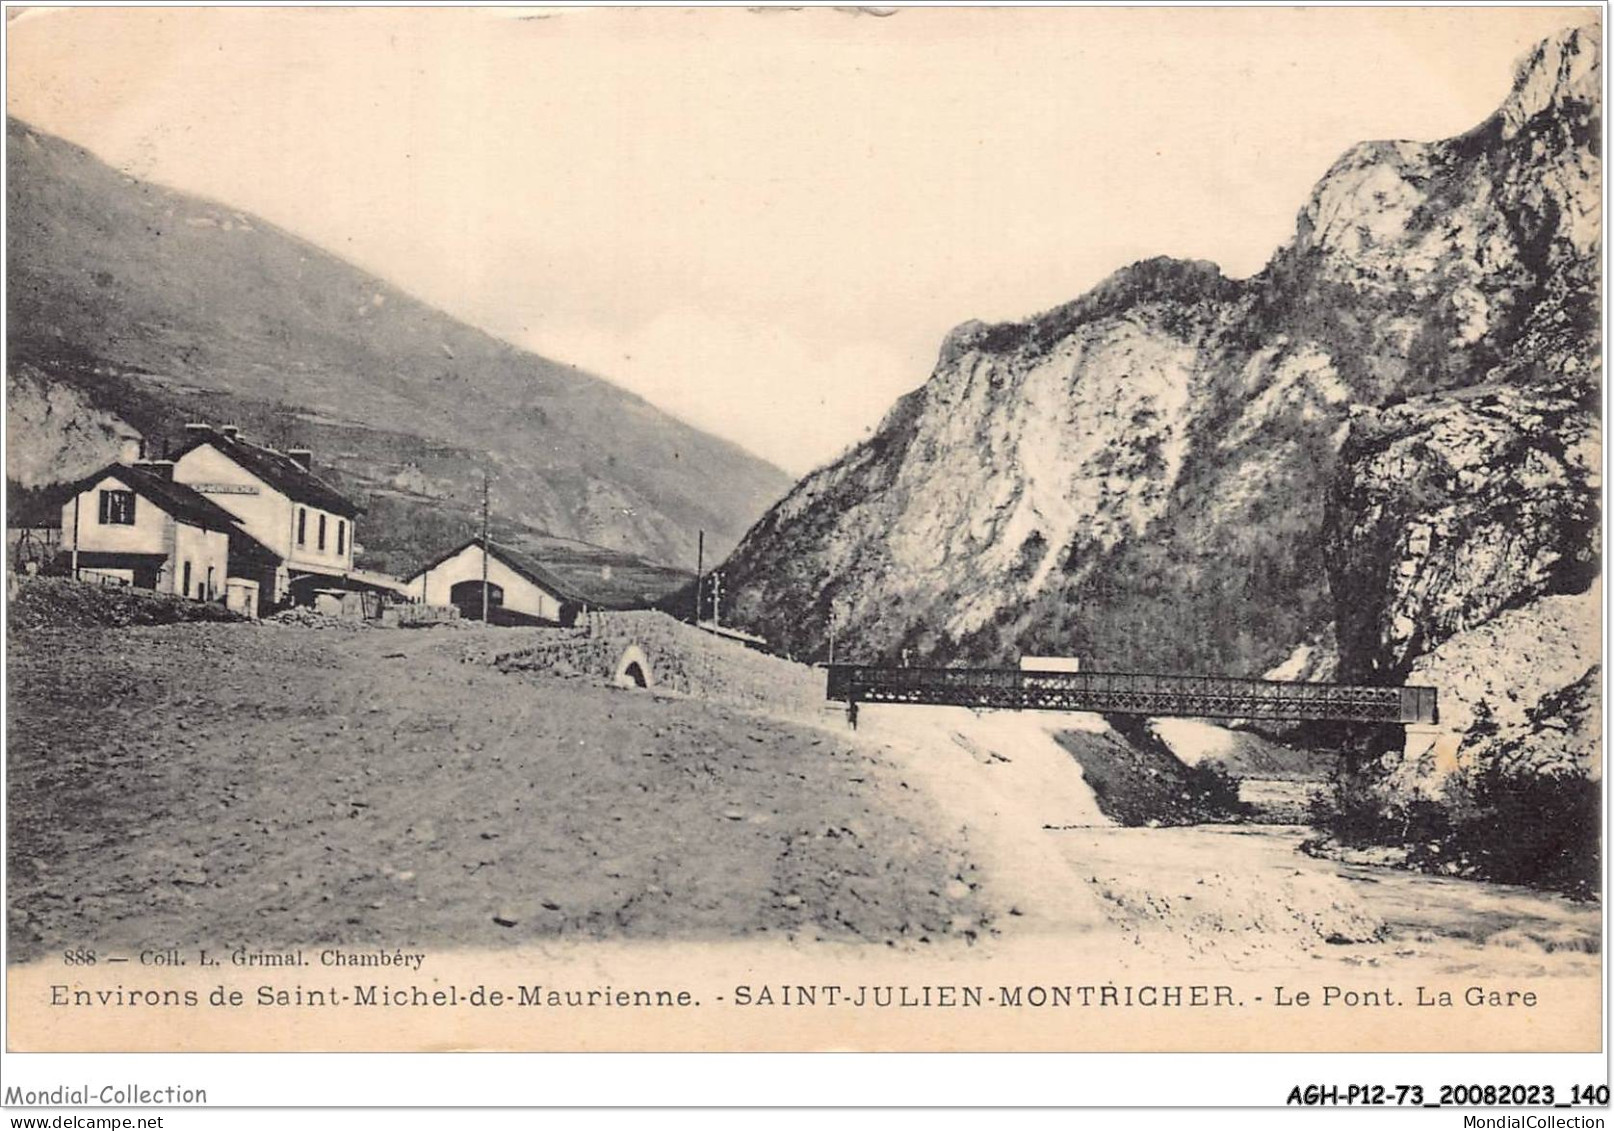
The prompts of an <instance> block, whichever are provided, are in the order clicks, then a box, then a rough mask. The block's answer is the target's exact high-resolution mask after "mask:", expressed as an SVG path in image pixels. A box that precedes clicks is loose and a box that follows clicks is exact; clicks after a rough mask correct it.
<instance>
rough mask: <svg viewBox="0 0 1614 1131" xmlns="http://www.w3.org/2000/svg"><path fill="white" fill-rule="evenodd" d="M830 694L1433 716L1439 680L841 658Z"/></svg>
mask: <svg viewBox="0 0 1614 1131" xmlns="http://www.w3.org/2000/svg"><path fill="white" fill-rule="evenodd" d="M826 698H829V699H835V700H841V701H844V702H848V703H854V702H859V703H916V704H919V703H925V704H944V705H954V706H964V707H1002V708H1014V709H1026V710H1067V711H1098V712H1105V713H1114V714H1133V715H1157V716H1186V717H1193V718H1222V719H1271V720H1285V721H1307V720H1338V721H1349V722H1379V723H1411V724H1417V723H1433V722H1436V721H1437V720H1438V716H1439V707H1438V702H1437V698H1436V691H1435V689H1434V688H1432V687H1370V686H1362V685H1352V684H1338V683H1290V682H1285V681H1281V680H1264V679H1240V678H1235V677H1231V676H1196V675H1157V674H1150V673H1143V672H1037V671H1020V670H1017V669H1012V668H887V667H875V666H869V665H861V664H832V665H830V667H829V680H828V687H827V690H826Z"/></svg>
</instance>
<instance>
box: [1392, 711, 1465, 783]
mask: <svg viewBox="0 0 1614 1131" xmlns="http://www.w3.org/2000/svg"><path fill="white" fill-rule="evenodd" d="M1406 732H1407V737H1406V740H1405V742H1404V743H1403V744H1402V747H1401V761H1402V763H1403V764H1414V765H1423V766H1427V767H1428V768H1429V769H1430V770H1432V771H1433V776H1434V777H1435V778H1437V779H1439V780H1445V778H1446V777H1448V776H1449V775H1450V774H1451V773H1452V772H1453V771H1454V770H1456V769H1457V749H1458V747H1460V746H1461V745H1462V744H1463V732H1462V731H1459V730H1451V729H1450V728H1448V727H1443V726H1441V725H1439V724H1438V723H1408V724H1407V726H1406Z"/></svg>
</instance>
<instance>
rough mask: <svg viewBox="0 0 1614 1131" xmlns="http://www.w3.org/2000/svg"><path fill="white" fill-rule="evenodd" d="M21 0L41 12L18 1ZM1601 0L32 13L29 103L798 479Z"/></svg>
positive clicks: (1261, 217) (19, 55)
mask: <svg viewBox="0 0 1614 1131" xmlns="http://www.w3.org/2000/svg"><path fill="white" fill-rule="evenodd" d="M13 11H14V10H13ZM1595 18H1596V12H1595V10H1593V9H1587V8H1580V9H1575V8H1544V7H1531V8H1460V9H1459V8H1443V9H1442V8H1429V9H1385V8H1322V9H1319V8H1311V9H1279V8H1241V9H1211V8H1197V9H1160V8H1153V9H1151V8H1130V9H1101V8H1042V9H1003V8H997V9H980V8H976V9H952V10H942V9H923V8H910V9H898V10H896V11H895V12H894V13H892V14H889V15H878V14H871V13H869V12H860V11H841V10H835V9H830V8H808V9H805V10H788V9H782V8H775V9H768V10H763V11H750V10H746V9H741V8H727V9H701V10H681V9H671V8H657V9H625V8H614V9H612V8H603V9H602V8H596V9H570V10H556V9H510V8H505V9H496V10H495V9H463V8H462V9H446V8H437V9H432V8H416V9H390V10H389V9H377V8H367V9H339V8H323V9H285V8H281V9H222V8H214V9H196V8H190V9H172V8H170V9H163V8H137V9H33V10H29V11H27V12H25V13H23V14H22V15H21V16H20V17H17V18H13V19H12V21H11V22H10V24H9V26H8V37H7V79H8V85H7V107H8V112H9V113H11V114H13V115H15V116H17V117H20V118H22V119H23V120H25V121H27V122H30V123H31V124H33V125H35V126H37V127H39V128H41V129H43V130H46V131H47V132H50V133H54V134H57V135H59V136H61V137H65V138H67V139H68V140H70V141H73V142H76V143H78V144H80V145H82V146H84V147H86V148H87V149H89V150H91V151H92V152H94V153H95V154H96V155H97V156H99V157H101V158H102V159H103V160H106V161H108V162H110V163H111V164H113V165H115V166H117V167H119V168H121V169H124V170H126V171H127V172H129V173H131V174H133V175H136V176H139V177H144V178H147V179H150V180H154V181H157V182H160V183H162V184H165V185H168V186H171V187H174V188H179V189H183V190H185V191H189V192H194V193H199V194H201V195H203V196H207V197H211V198H214V199H216V200H218V201H221V202H223V203H226V204H229V205H231V206H233V207H235V208H239V209H243V210H246V211H250V212H254V213H257V214H258V215H260V216H262V217H264V218H266V219H268V220H270V221H273V222H274V223H276V224H279V225H280V226H282V227H284V228H287V229H289V230H291V231H293V232H295V233H297V234H299V235H301V236H303V237H305V238H307V239H310V240H312V241H313V242H315V243H317V244H320V245H321V246H323V247H326V248H328V249H330V250H331V251H333V252H335V253H337V254H338V255H341V256H343V257H345V258H347V259H349V260H350V261H352V262H354V263H356V264H358V265H359V266H361V267H364V268H366V269H367V270H370V271H373V272H375V273H376V274H379V275H381V276H383V277H385V278H386V279H387V280H388V281H390V282H392V283H394V284H396V285H398V286H400V287H402V288H403V289H405V290H407V291H409V292H411V293H413V294H415V295H417V296H419V297H421V298H423V299H425V300H426V301H428V302H430V303H432V304H433V305H435V306H438V307H440V308H442V309H444V310H446V311H448V312H449V313H451V314H454V315H456V316H458V317H460V318H463V319H465V320H466V321H469V322H472V323H474V324H476V325H478V326H481V327H483V328H484V329H486V330H488V331H490V332H492V333H494V334H497V335H499V336H500V337H503V338H505V339H507V340H509V341H511V342H513V343H515V344H517V345H520V346H524V347H527V348H530V349H533V350H535V351H538V352H540V353H543V354H545V355H546V356H549V357H553V358H556V359H558V360H561V361H566V362H571V363H574V364H577V365H580V366H582V367H584V368H586V369H589V370H591V371H593V372H595V373H597V374H599V375H600V376H603V377H606V378H607V379H609V380H612V381H614V382H616V383H617V384H619V385H622V386H624V387H626V388H628V389H631V390H633V391H634V392H636V393H639V394H640V395H642V396H643V397H645V398H646V399H647V400H649V401H651V402H652V403H654V404H656V405H657V406H659V407H661V408H663V409H665V410H667V411H669V412H671V413H673V414H674V415H676V416H679V417H681V418H682V419H684V420H687V421H689V422H690V423H692V424H695V425H697V426H698V427H701V428H704V429H706V430H707V431H710V432H713V433H716V434H717V435H720V436H723V437H726V438H728V439H730V440H733V441H735V442H737V443H739V444H740V445H742V446H744V447H745V448H747V449H749V450H751V451H753V452H755V453H756V454H758V455H760V456H762V457H764V458H766V459H768V460H771V461H773V462H774V463H776V464H778V465H779V466H781V467H783V468H785V469H786V470H787V471H790V472H792V473H796V474H800V473H803V472H805V471H807V470H809V469H811V468H812V467H814V466H816V465H818V464H821V463H823V462H825V461H827V460H829V459H832V458H834V457H835V456H836V455H837V454H838V453H839V452H840V451H842V450H843V449H844V448H845V447H846V446H847V445H848V444H851V443H854V442H856V441H857V440H858V439H860V438H862V437H863V436H864V435H866V434H867V433H868V432H869V431H870V430H871V429H872V428H874V427H875V426H877V424H878V421H879V419H880V418H881V416H882V415H883V414H884V413H885V411H886V410H887V409H888V408H889V407H890V406H891V404H892V402H893V401H894V400H895V399H896V398H897V397H898V396H900V395H901V394H902V393H904V392H906V391H908V390H909V389H912V388H914V387H916V386H918V385H919V384H921V383H922V382H923V381H924V380H925V379H926V378H927V377H928V376H929V374H930V371H931V368H932V366H933V365H934V362H935V357H936V352H937V348H938V346H939V345H940V342H941V339H942V337H943V335H945V334H946V332H947V331H948V330H949V329H951V328H952V327H953V326H956V325H958V324H959V323H961V322H964V321H968V320H970V319H982V320H986V321H1000V320H1007V319H1018V318H1024V317H1027V316H1029V315H1032V314H1035V313H1037V312H1039V311H1041V310H1045V309H1047V308H1049V307H1052V306H1055V305H1058V304H1060V303H1063V302H1067V301H1069V300H1071V299H1073V298H1075V297H1077V296H1078V295H1079V294H1081V293H1082V292H1083V291H1084V290H1086V289H1087V288H1088V287H1090V286H1092V285H1093V284H1095V283H1097V282H1098V281H1100V280H1101V279H1103V278H1104V277H1105V276H1107V275H1108V274H1110V273H1111V272H1112V271H1114V270H1116V269H1117V268H1119V267H1122V266H1124V265H1125V264H1127V263H1129V262H1132V261H1134V260H1137V259H1141V258H1146V257H1149V256H1153V255H1160V254H1166V255H1173V256H1179V257H1184V258H1197V259H1208V260H1212V261H1214V262H1216V263H1218V264H1220V265H1221V267H1222V268H1223V270H1224V271H1226V272H1227V273H1228V274H1230V275H1235V276H1243V275H1248V274H1251V273H1253V272H1255V271H1257V270H1259V269H1260V267H1261V266H1262V264H1263V263H1264V262H1265V261H1266V260H1267V258H1268V257H1269V256H1270V255H1271V254H1272V252H1273V251H1274V250H1275V249H1276V248H1277V247H1278V246H1279V245H1280V244H1282V243H1283V242H1284V241H1285V240H1287V239H1288V238H1289V237H1290V235H1291V234H1292V232H1293V228H1294V218H1295V215H1296V213H1297V212H1298V211H1299V209H1300V208H1301V206H1302V205H1303V204H1304V203H1305V200H1306V197H1307V195H1308V193H1309V191H1310V189H1311V187H1312V185H1313V184H1314V183H1315V182H1316V181H1317V179H1318V178H1319V177H1320V176H1322V174H1323V173H1325V172H1326V171H1327V169H1328V167H1329V166H1330V165H1331V164H1332V163H1333V161H1334V160H1335V159H1336V158H1338V157H1339V156H1340V154H1341V153H1343V152H1344V150H1345V149H1346V148H1348V147H1349V146H1350V145H1352V144H1354V143H1355V142H1357V141H1362V140H1368V139H1376V138H1410V139H1418V140H1433V139H1436V138H1440V137H1447V136H1451V135H1453V134H1457V133H1461V132H1462V131H1464V130H1466V129H1468V128H1469V127H1471V126H1473V125H1475V124H1477V123H1478V122H1480V121H1481V120H1483V119H1484V118H1485V117H1486V116H1487V115H1489V114H1490V112H1491V111H1492V110H1494V109H1495V108H1496V106H1497V105H1498V104H1499V103H1500V102H1501V101H1502V99H1503V97H1504V96H1505V95H1506V93H1507V90H1508V87H1509V85H1510V81H1511V75H1512V68H1513V64H1514V62H1515V60H1516V59H1517V58H1518V57H1519V56H1520V55H1521V54H1522V53H1523V52H1524V51H1526V50H1527V49H1528V48H1529V47H1530V46H1531V45H1532V44H1533V43H1534V42H1535V41H1536V40H1538V39H1540V38H1542V37H1543V36H1545V35H1548V34H1551V33H1552V32H1553V31H1556V30H1558V29H1560V28H1563V27H1568V26H1572V25H1574V24H1577V23H1583V22H1588V21H1590V20H1594V19H1595Z"/></svg>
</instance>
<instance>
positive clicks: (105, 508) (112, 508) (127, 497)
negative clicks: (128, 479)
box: [101, 491, 135, 526]
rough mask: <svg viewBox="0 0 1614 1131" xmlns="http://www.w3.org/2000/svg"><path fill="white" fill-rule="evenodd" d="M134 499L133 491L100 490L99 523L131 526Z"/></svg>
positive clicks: (132, 523) (132, 522)
mask: <svg viewBox="0 0 1614 1131" xmlns="http://www.w3.org/2000/svg"><path fill="white" fill-rule="evenodd" d="M134 499H135V497H134V492H133V491H102V492H101V525H102V526H133V525H134V508H135V502H134Z"/></svg>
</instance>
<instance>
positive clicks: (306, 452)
mask: <svg viewBox="0 0 1614 1131" xmlns="http://www.w3.org/2000/svg"><path fill="white" fill-rule="evenodd" d="M286 458H287V459H289V460H291V462H292V463H295V464H296V465H297V466H298V467H300V468H302V469H303V470H304V471H310V472H311V471H313V470H314V449H313V448H289V449H287V451H286Z"/></svg>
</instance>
